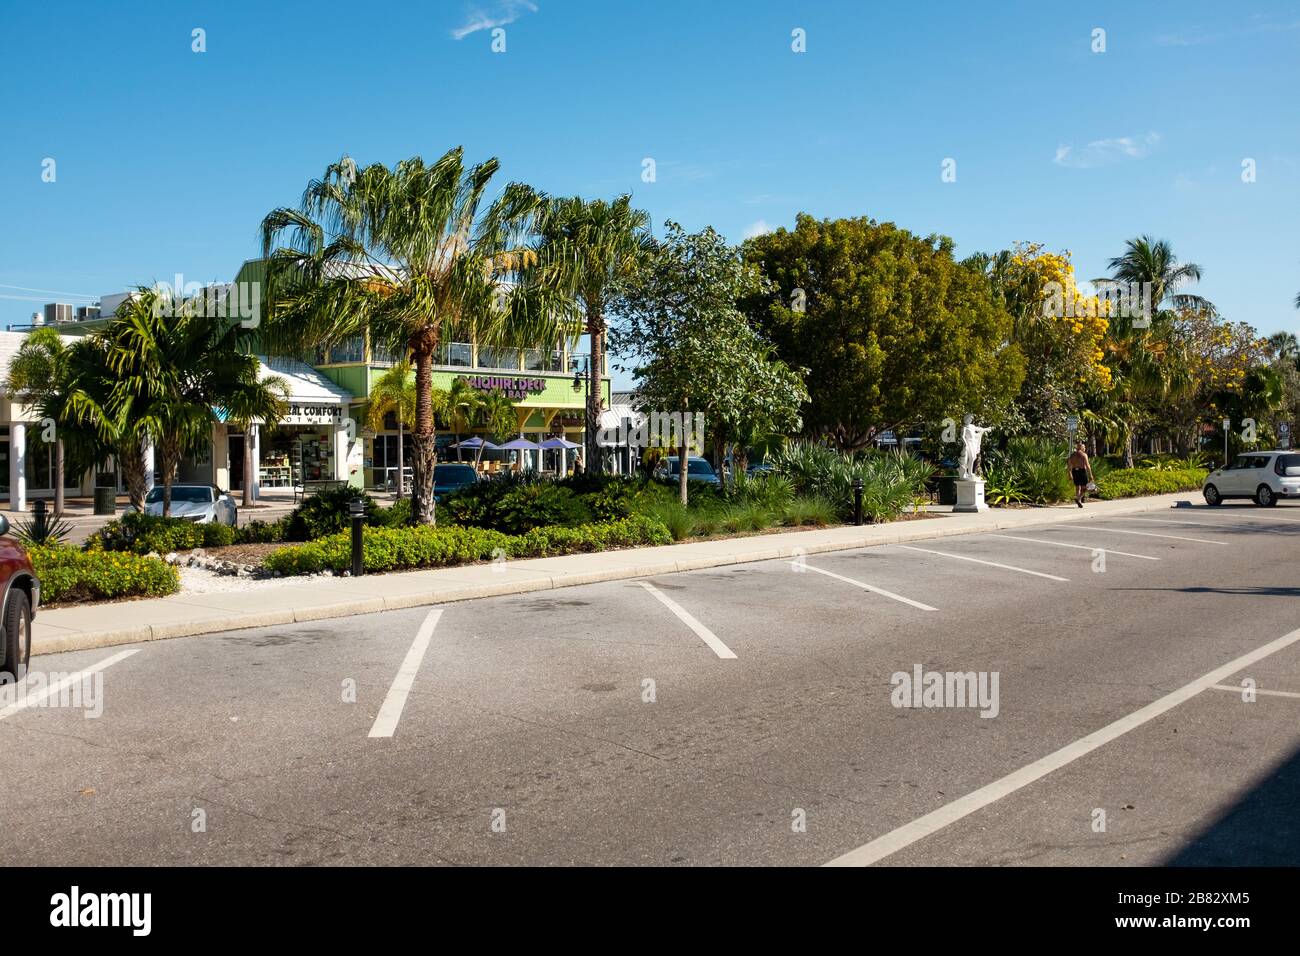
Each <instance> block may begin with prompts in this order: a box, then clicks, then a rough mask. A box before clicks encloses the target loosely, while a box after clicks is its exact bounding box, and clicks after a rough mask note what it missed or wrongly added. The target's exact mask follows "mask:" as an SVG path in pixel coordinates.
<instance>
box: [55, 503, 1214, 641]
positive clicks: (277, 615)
mask: <svg viewBox="0 0 1300 956" xmlns="http://www.w3.org/2000/svg"><path fill="white" fill-rule="evenodd" d="M1198 497H1199V495H1197V494H1196V493H1195V492H1180V493H1178V494H1171V495H1157V496H1154V497H1150V498H1129V499H1125V500H1121V501H1098V502H1093V503H1091V504H1089V505H1088V506H1087V507H1086V508H1083V509H1079V508H1076V507H1074V505H1073V504H1070V505H1060V506H1056V507H1051V508H1024V509H1014V510H1007V509H992V510H990V511H985V512H981V513H979V514H952V513H950V512H948V513H942V515H941V516H937V517H931V518H926V519H918V520H914V521H897V522H893V523H891V524H880V525H864V526H862V527H860V528H859V527H854V526H848V527H840V528H824V529H819V530H813V531H787V532H779V533H775V534H765V535H754V536H752V537H747V538H730V539H727V540H723V541H699V542H694V543H689V544H672V545H665V546H662V547H657V548H631V549H628V550H625V551H603V552H600V553H597V554H571V555H565V556H563V557H557V558H530V559H527V560H522V561H509V562H505V563H503V564H475V565H466V566H463V567H456V568H436V569H431V570H427V571H405V572H398V573H393V574H375V575H368V576H365V577H360V578H333V577H331V578H328V579H321V578H313V579H308V580H305V581H304V582H303V583H302V584H284V585H283V586H279V587H267V588H261V589H250V590H248V591H240V592H224V593H212V594H177V595H173V596H171V597H165V598H152V599H149V600H144V601H122V602H118V603H114V604H87V605H77V606H72V607H67V608H53V609H51V610H43V611H41V612H40V613H39V614H38V615H37V617H36V621H35V624H34V626H33V628H32V653H33V654H54V653H59V652H61V651H72V650H85V649H88V648H98V647H110V646H112V645H115V644H131V643H135V642H137V641H151V640H161V639H163V638H170V637H188V636H190V635H194V634H211V633H216V632H220V631H234V630H239V629H240V628H245V627H263V626H267V625H275V624H293V623H295V622H300V621H315V620H321V619H323V618H332V617H347V616H349V615H353V614H368V613H373V612H376V611H392V610H396V609H399V608H408V607H418V606H421V605H429V604H442V603H444V602H447V601H466V600H472V599H474V598H483V597H495V596H498V595H503V594H523V593H525V592H528V591H542V590H549V589H551V588H561V587H568V586H572V585H577V584H592V583H594V582H597V581H617V580H622V579H626V578H638V577H647V576H650V575H657V574H672V573H674V572H677V571H694V570H699V569H701V568H713V567H719V566H722V565H727V564H741V563H743V562H747V561H767V560H772V559H776V558H791V557H795V556H796V555H800V554H803V555H810V554H817V553H819V552H824V551H846V550H849V549H852V548H863V547H871V546H873V545H884V544H899V543H902V542H907V541H922V540H925V539H930V538H943V537H948V536H951V535H961V534H979V533H981V532H987V531H998V530H1004V529H1009V528H1022V527H1026V526H1028V525H1041V524H1057V523H1063V522H1068V521H1075V520H1079V519H1089V518H1097V517H1106V516H1114V515H1124V514H1137V513H1140V512H1143V511H1164V510H1167V509H1169V508H1173V507H1176V506H1177V505H1178V503H1179V502H1187V503H1190V502H1193V501H1195V500H1196V499H1197V498H1198Z"/></svg>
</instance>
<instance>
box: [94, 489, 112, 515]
mask: <svg viewBox="0 0 1300 956" xmlns="http://www.w3.org/2000/svg"><path fill="white" fill-rule="evenodd" d="M116 513H117V488H116V487H115V486H113V485H106V486H104V487H100V486H99V485H96V486H95V514H97V515H111V514H116Z"/></svg>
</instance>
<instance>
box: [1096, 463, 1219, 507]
mask: <svg viewBox="0 0 1300 956" xmlns="http://www.w3.org/2000/svg"><path fill="white" fill-rule="evenodd" d="M1206 474H1208V472H1206V470H1205V469H1204V468H1181V469H1176V470H1174V469H1158V470H1157V469H1151V468H1116V469H1115V470H1113V471H1111V472H1110V473H1109V474H1107V475H1104V476H1100V477H1098V478H1097V497H1098V498H1103V499H1105V500H1108V501H1109V500H1111V499H1114V498H1135V497H1138V496H1141V495H1164V494H1172V493H1174V492H1177V491H1199V490H1200V487H1201V484H1202V483H1203V482H1204V481H1205V476H1206Z"/></svg>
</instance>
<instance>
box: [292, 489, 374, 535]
mask: <svg viewBox="0 0 1300 956" xmlns="http://www.w3.org/2000/svg"><path fill="white" fill-rule="evenodd" d="M358 498H360V499H361V501H362V502H363V503H364V504H365V515H366V524H368V525H375V524H378V523H379V522H380V521H381V518H380V514H379V512H380V510H381V509H380V507H379V505H378V504H377V503H376V501H375V499H374V498H372V497H370V496H369V495H368V494H365V493H364V492H361V491H358V490H357V489H355V488H350V487H346V486H345V487H342V488H326V489H324V490H322V491H318V492H316V493H315V494H312V495H309V496H308V497H306V498H304V499H303V502H302V504H300V505H299V506H298V507H297V508H295V509H294V510H293V511H291V512H290V513H289V515H288V516H287V517H286V518H285V519H284V520H285V529H284V540H286V541H314V540H316V539H317V538H324V537H328V536H329V535H332V534H337V533H338V532H340V531H345V530H347V529H348V527H350V525H351V523H352V512H351V505H352V502H354V501H356V500H357V499H358Z"/></svg>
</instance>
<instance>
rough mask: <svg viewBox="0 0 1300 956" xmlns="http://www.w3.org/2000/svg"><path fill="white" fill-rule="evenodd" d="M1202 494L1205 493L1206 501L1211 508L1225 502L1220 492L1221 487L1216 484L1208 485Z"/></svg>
mask: <svg viewBox="0 0 1300 956" xmlns="http://www.w3.org/2000/svg"><path fill="white" fill-rule="evenodd" d="M1202 494H1204V495H1205V503H1206V504H1207V505H1209V506H1210V507H1211V508H1213V507H1215V506H1216V505H1221V504H1223V495H1221V494H1219V489H1218V488H1216V487H1214V485H1206V486H1205V490H1204V491H1203V492H1202Z"/></svg>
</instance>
